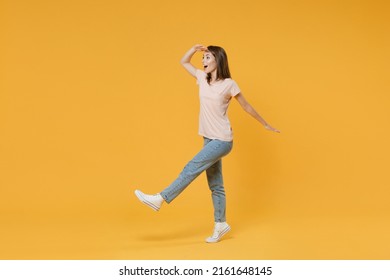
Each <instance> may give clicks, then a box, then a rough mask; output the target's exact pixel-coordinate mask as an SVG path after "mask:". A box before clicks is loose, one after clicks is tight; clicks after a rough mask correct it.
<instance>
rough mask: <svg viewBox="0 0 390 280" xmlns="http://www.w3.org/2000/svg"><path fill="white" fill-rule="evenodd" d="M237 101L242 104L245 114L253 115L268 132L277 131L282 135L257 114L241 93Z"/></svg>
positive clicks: (237, 96)
mask: <svg viewBox="0 0 390 280" xmlns="http://www.w3.org/2000/svg"><path fill="white" fill-rule="evenodd" d="M235 98H236V100H237V101H238V103H240V105H241V107H242V108H243V109H244V111H245V112H247V113H248V114H249V115H251V116H252V117H254V118H255V119H256V120H257V121H259V122H260V123H261V124H262V125H263V126H264V127H265V128H266V129H268V130H271V131H275V132H278V133H280V131H279V130H277V129H276V128H273V127H272V126H270V125H269V124H268V123H267V122H266V121H265V120H264V119H263V118H262V117H261V116H260V115H259V114H258V113H257V112H256V110H255V109H254V108H253V107H252V106H251V105H250V104H249V103H248V101H246V99H245V98H244V95H243V94H242V93H241V92H240V93H239V94H237V95H236V96H235Z"/></svg>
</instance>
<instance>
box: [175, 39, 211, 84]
mask: <svg viewBox="0 0 390 280" xmlns="http://www.w3.org/2000/svg"><path fill="white" fill-rule="evenodd" d="M205 50H207V48H206V47H204V46H203V45H199V44H197V45H195V46H193V47H192V48H191V49H189V50H188V51H187V52H186V53H185V54H184V56H183V57H182V59H181V60H180V63H181V65H183V67H184V68H185V69H186V70H187V71H188V73H190V74H191V75H192V76H194V77H195V73H196V68H195V66H194V65H192V64H191V62H190V61H191V58H192V56H193V55H194V54H195V53H196V52H197V51H205Z"/></svg>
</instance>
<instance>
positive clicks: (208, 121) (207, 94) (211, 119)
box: [196, 69, 240, 141]
mask: <svg viewBox="0 0 390 280" xmlns="http://www.w3.org/2000/svg"><path fill="white" fill-rule="evenodd" d="M206 78H207V74H206V73H205V72H203V71H202V70H199V69H197V70H196V79H197V84H198V85H199V98H200V113H199V134H200V135H202V136H205V137H207V138H209V139H218V140H222V141H232V140H233V131H232V128H231V126H230V121H229V118H228V115H227V109H228V107H229V104H230V100H231V99H232V97H233V96H236V95H237V94H239V93H240V88H239V87H238V85H237V83H236V82H235V81H234V80H232V79H230V78H228V79H225V80H222V81H218V82H216V83H214V84H212V85H209V84H208V83H207V79H206Z"/></svg>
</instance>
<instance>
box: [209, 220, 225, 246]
mask: <svg viewBox="0 0 390 280" xmlns="http://www.w3.org/2000/svg"><path fill="white" fill-rule="evenodd" d="M229 230H230V226H229V225H228V224H227V223H226V222H223V223H215V226H214V233H213V235H212V236H210V237H207V238H206V242H207V243H215V242H218V241H219V240H220V239H221V238H222V236H224V235H225V234H226V233H227V232H228V231H229Z"/></svg>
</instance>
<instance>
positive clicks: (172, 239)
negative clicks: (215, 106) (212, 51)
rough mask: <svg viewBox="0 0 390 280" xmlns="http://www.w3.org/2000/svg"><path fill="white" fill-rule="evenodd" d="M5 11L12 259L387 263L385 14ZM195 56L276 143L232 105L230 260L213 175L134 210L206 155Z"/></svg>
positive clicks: (267, 6)
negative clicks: (138, 194)
mask: <svg viewBox="0 0 390 280" xmlns="http://www.w3.org/2000/svg"><path fill="white" fill-rule="evenodd" d="M0 3H1V4H0V11H1V12H0V13H1V14H0V27H1V38H0V40H1V44H0V59H1V60H0V71H1V72H0V74H1V75H0V79H1V80H0V131H1V137H0V171H1V176H0V184H1V188H0V211H1V215H0V227H1V229H0V248H1V250H0V258H1V259H389V258H390V242H389V236H390V223H389V221H390V220H389V218H390V203H389V196H390V190H389V186H390V179H389V178H390V177H389V158H390V148H389V144H388V143H389V142H390V132H389V120H390V113H389V111H390V110H389V109H390V107H389V105H390V95H389V92H390V91H389V90H390V83H389V70H390V69H389V64H390V59H389V54H390V52H389V49H390V45H389V34H390V20H389V17H388V15H389V12H390V9H389V8H390V7H389V4H388V1H375V0H365V1H339V0H338V1H289V0H285V1H252V0H245V1H226V0H224V1H221V0H216V1H204V2H201V1H180V0H174V1H151V0H149V1H128V0H110V1H108V0H104V1H103V0H100V1H97V0H93V1H92V0H89V1H88V0H77V1H76V0H70V1H69V0H67V1H49V0H47V1H42V0H39V1H21V0H15V1H11V0H8V1H4V0H2V1H1V2H0ZM196 43H200V44H204V45H220V46H223V47H224V48H225V50H226V51H227V53H228V56H229V62H230V70H231V72H232V76H233V79H235V80H236V81H237V83H238V84H239V86H240V88H241V90H242V92H243V93H244V95H245V97H246V98H247V100H248V101H249V102H250V103H251V104H252V105H253V106H254V107H255V108H256V109H257V111H258V112H259V113H260V115H262V116H263V117H264V118H265V119H266V120H267V121H268V122H269V123H270V124H271V125H273V126H274V127H276V128H278V129H280V130H281V134H277V133H272V132H270V131H267V130H265V129H264V128H263V127H262V126H261V125H260V124H259V123H258V122H256V121H255V120H254V119H253V118H251V117H250V116H249V115H248V114H246V113H245V112H244V111H243V110H242V109H241V108H240V106H239V105H238V103H237V102H236V101H235V100H233V101H232V104H231V106H230V110H229V116H230V119H231V122H232V125H233V129H234V133H235V142H234V148H233V151H232V153H231V154H229V155H228V156H227V157H226V158H225V159H224V179H225V186H226V192H227V199H228V209H227V211H228V212H227V216H228V221H229V222H230V224H231V226H232V231H231V233H230V234H229V235H228V236H227V237H226V238H225V240H224V241H223V242H220V243H218V244H206V243H205V242H204V238H205V237H207V236H208V235H209V234H211V232H212V227H213V214H212V204H211V198H210V194H209V190H208V187H207V183H206V178H205V176H204V175H201V176H200V177H199V178H198V179H197V180H196V181H194V183H193V184H192V185H190V187H189V188H188V189H187V190H186V191H185V192H184V193H183V194H182V195H181V196H180V197H178V198H177V200H175V201H174V202H172V203H171V204H170V205H168V206H167V205H164V206H163V208H162V209H161V211H160V212H158V213H155V212H153V211H152V210H151V209H149V208H147V207H145V206H144V205H142V204H140V203H139V202H138V201H137V200H136V198H135V196H134V194H133V191H134V189H136V188H140V189H141V190H143V191H145V192H147V193H154V192H158V191H161V190H162V189H163V188H164V187H166V186H168V185H169V184H170V183H171V182H172V181H173V180H174V179H175V178H176V176H177V175H178V174H179V172H180V171H181V169H182V168H183V167H184V165H185V164H186V163H187V161H188V160H190V159H191V158H192V156H194V155H195V154H196V153H197V151H198V150H199V149H200V148H201V146H202V139H201V137H199V136H198V135H197V129H198V123H197V121H198V106H199V104H198V97H197V90H198V88H197V86H196V83H195V80H194V79H193V78H192V77H191V76H190V75H188V74H187V73H186V72H185V70H184V69H183V68H182V67H181V65H180V63H179V61H180V58H181V57H182V55H183V54H184V53H185V52H186V51H187V50H188V49H189V48H190V47H191V46H192V45H194V44H196ZM193 62H194V64H195V65H196V66H197V67H200V66H201V54H196V55H195V56H194V58H193Z"/></svg>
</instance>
